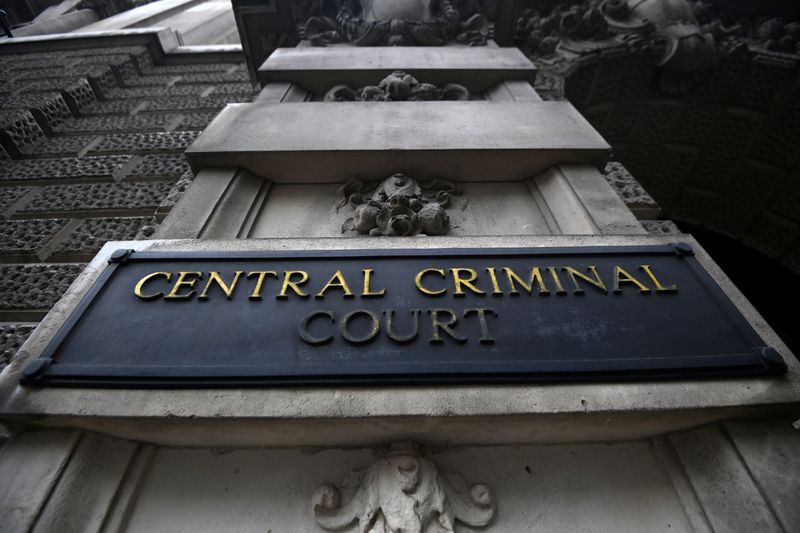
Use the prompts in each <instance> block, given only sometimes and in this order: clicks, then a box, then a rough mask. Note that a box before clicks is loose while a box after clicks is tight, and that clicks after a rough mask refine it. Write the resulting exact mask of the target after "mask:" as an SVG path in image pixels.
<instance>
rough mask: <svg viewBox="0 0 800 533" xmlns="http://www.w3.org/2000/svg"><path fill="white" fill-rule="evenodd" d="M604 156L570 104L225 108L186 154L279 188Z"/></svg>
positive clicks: (504, 174)
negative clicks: (244, 172) (277, 184)
mask: <svg viewBox="0 0 800 533" xmlns="http://www.w3.org/2000/svg"><path fill="white" fill-rule="evenodd" d="M285 124H292V127H291V128H286V127H284V125H285ZM354 124H355V125H357V126H356V127H354V126H353V125H354ZM607 153H608V145H607V144H606V142H605V141H604V140H603V138H602V137H600V135H599V134H598V133H597V132H595V131H594V130H593V129H592V127H591V126H590V125H589V124H588V122H586V120H585V119H584V118H583V117H582V116H581V115H580V114H579V113H578V112H577V111H576V110H575V109H574V108H573V107H572V106H571V105H570V104H568V103H566V102H541V103H531V104H526V105H519V104H516V103H514V102H485V101H474V102H307V103H304V104H303V105H286V104H280V103H278V104H274V103H266V102H257V103H253V104H240V105H230V106H228V107H226V108H225V109H224V110H223V111H222V112H221V113H220V114H219V115H217V118H216V119H214V122H212V123H211V125H209V127H208V128H207V129H206V130H205V131H204V132H203V134H202V135H201V136H200V137H199V138H198V139H197V141H195V143H194V144H193V145H192V146H191V147H190V148H189V149H188V150H187V152H186V155H187V157H188V159H189V163H190V164H191V165H192V168H193V169H194V170H195V171H197V170H199V169H201V168H203V167H206V168H208V167H221V168H225V167H233V168H236V167H241V168H245V169H247V170H249V171H250V172H252V173H253V174H255V175H257V176H261V177H263V178H267V179H270V180H273V181H275V182H284V183H286V182H295V183H298V182H300V183H302V182H306V183H314V182H327V183H336V182H338V183H342V182H345V181H348V180H350V179H352V178H361V179H365V178H366V179H376V178H378V177H384V176H389V175H391V174H393V173H395V172H399V171H402V172H405V173H407V174H409V175H412V176H414V177H415V178H416V179H431V178H448V179H459V180H463V181H517V180H522V179H525V178H528V177H530V176H532V175H534V174H537V173H539V172H542V171H544V170H545V169H547V168H549V167H551V166H553V165H557V164H559V163H563V162H570V163H593V164H595V165H597V166H599V167H602V166H605V162H606V157H607Z"/></svg>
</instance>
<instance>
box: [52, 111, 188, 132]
mask: <svg viewBox="0 0 800 533" xmlns="http://www.w3.org/2000/svg"><path fill="white" fill-rule="evenodd" d="M178 120H181V117H180V116H176V115H171V114H169V113H165V114H158V115H155V114H149V115H147V114H138V115H134V116H128V115H98V116H92V117H81V118H72V119H69V120H67V121H65V122H64V123H63V124H62V125H61V126H59V127H58V128H57V130H56V131H62V132H70V133H74V132H119V131H124V132H139V131H164V128H165V127H167V126H168V125H169V124H171V123H172V122H176V121H178Z"/></svg>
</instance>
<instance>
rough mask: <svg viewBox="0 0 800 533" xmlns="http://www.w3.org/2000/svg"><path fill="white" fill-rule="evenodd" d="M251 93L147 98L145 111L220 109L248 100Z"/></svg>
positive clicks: (250, 98) (250, 97)
mask: <svg viewBox="0 0 800 533" xmlns="http://www.w3.org/2000/svg"><path fill="white" fill-rule="evenodd" d="M252 97H253V95H245V94H227V95H226V94H217V95H214V94H212V95H211V96H204V97H199V96H184V97H174V96H173V97H163V98H158V99H157V100H148V102H147V108H146V109H145V110H146V111H147V112H150V111H152V112H156V111H178V110H184V109H220V108H222V107H225V106H226V105H228V104H235V103H241V102H249V101H250V100H252Z"/></svg>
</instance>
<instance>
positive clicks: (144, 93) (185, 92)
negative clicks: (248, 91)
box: [105, 85, 241, 99]
mask: <svg viewBox="0 0 800 533" xmlns="http://www.w3.org/2000/svg"><path fill="white" fill-rule="evenodd" d="M213 89H214V86H213V85H180V86H173V87H127V88H125V89H112V90H110V91H108V92H107V93H106V94H105V96H107V97H108V98H114V99H117V98H120V99H121V98H157V97H162V96H194V95H200V94H203V93H206V94H210V93H211V91H212V90H213ZM240 92H241V91H240Z"/></svg>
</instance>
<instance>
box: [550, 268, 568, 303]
mask: <svg viewBox="0 0 800 533" xmlns="http://www.w3.org/2000/svg"><path fill="white" fill-rule="evenodd" d="M547 271H548V272H550V277H551V278H553V283H555V284H556V294H558V295H559V296H564V295H565V294H567V291H565V290H564V287H563V286H562V285H561V280H560V279H559V278H558V272H557V271H556V268H555V267H547Z"/></svg>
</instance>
